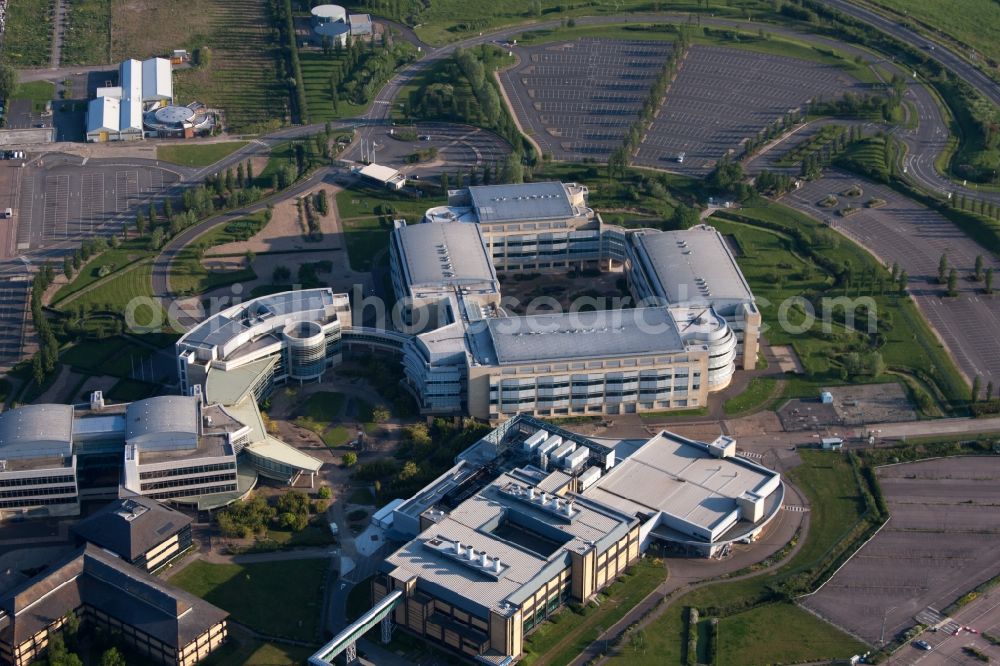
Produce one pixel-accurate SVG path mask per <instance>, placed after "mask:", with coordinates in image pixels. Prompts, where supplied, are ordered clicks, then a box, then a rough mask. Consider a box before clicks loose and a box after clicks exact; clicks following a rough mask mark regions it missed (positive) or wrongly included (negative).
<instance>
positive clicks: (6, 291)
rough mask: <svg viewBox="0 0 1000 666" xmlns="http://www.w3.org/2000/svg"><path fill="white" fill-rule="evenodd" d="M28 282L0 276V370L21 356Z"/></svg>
mask: <svg viewBox="0 0 1000 666" xmlns="http://www.w3.org/2000/svg"><path fill="white" fill-rule="evenodd" d="M30 284H31V283H30V282H29V281H28V280H27V278H21V277H18V278H6V277H5V278H0V371H6V370H9V369H10V368H11V367H12V366H13V365H14V364H15V363H17V361H18V360H20V358H21V345H22V344H23V335H24V322H25V314H26V311H27V307H28V291H29V289H28V288H29V286H30Z"/></svg>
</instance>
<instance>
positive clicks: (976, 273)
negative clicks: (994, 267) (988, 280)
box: [972, 254, 983, 282]
mask: <svg viewBox="0 0 1000 666" xmlns="http://www.w3.org/2000/svg"><path fill="white" fill-rule="evenodd" d="M972 277H974V278H975V280H976V282H979V281H981V280H982V279H983V255H981V254H977V255H976V267H975V269H973V273H972Z"/></svg>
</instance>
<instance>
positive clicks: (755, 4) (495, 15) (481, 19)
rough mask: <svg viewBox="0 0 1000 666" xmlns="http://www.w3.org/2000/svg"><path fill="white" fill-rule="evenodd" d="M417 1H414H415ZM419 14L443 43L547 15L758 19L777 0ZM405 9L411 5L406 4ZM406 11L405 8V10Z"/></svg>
mask: <svg viewBox="0 0 1000 666" xmlns="http://www.w3.org/2000/svg"><path fill="white" fill-rule="evenodd" d="M416 5H417V3H411V6H416ZM420 6H421V9H420V10H418V11H417V13H416V15H415V16H414V15H413V14H412V13H411V14H410V16H411V17H412V20H411V21H410V23H411V24H419V26H418V27H417V28H416V33H417V35H419V36H420V38H421V39H422V40H424V41H425V42H427V43H429V44H435V45H440V44H444V43H447V42H453V41H456V40H459V39H464V38H466V37H472V36H475V35H477V34H479V32H481V31H485V30H488V29H492V28H496V27H499V26H506V25H516V24H519V23H528V22H532V21H538V20H548V19H554V18H560V17H569V16H596V15H608V14H623V13H628V12H650V11H678V12H699V11H709V12H711V13H712V14H714V15H715V16H731V17H738V18H742V19H746V18H751V17H752V18H759V17H762V16H764V15H768V14H771V12H772V7H773V5H772V3H770V2H763V1H760V0H727V2H725V3H722V2H710V3H708V5H705V4H703V3H702V2H700V1H696V0H659V1H657V2H649V0H622V1H621V2H617V3H615V2H581V3H576V4H565V3H561V2H557V1H556V0H541V4H540V6H539V7H538V9H540V10H541V12H540V16H539V15H538V13H537V12H536V10H535V7H534V6H533V3H532V1H531V0H506V1H505V2H504V3H503V4H502V5H501V4H498V3H496V2H489V1H488V0H441V1H440V2H434V3H430V4H429V6H426V7H424V5H423V3H420ZM403 7H404V8H406V7H407V5H403ZM404 11H405V10H404Z"/></svg>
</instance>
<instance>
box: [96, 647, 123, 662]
mask: <svg viewBox="0 0 1000 666" xmlns="http://www.w3.org/2000/svg"><path fill="white" fill-rule="evenodd" d="M101 666H125V656H124V655H122V653H121V652H119V651H118V648H116V647H111V648H108V649H107V650H105V651H104V654H102V655H101Z"/></svg>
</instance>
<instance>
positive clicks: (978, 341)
mask: <svg viewBox="0 0 1000 666" xmlns="http://www.w3.org/2000/svg"><path fill="white" fill-rule="evenodd" d="M854 185H859V186H860V187H861V189H862V194H861V196H857V197H851V196H845V195H844V193H845V192H848V191H849V190H850V189H851V188H852V187H853V186H854ZM828 196H833V197H835V198H836V199H837V203H836V205H834V206H829V207H823V206H820V205H819V202H821V201H824V200H825V199H826V198H827V197H828ZM873 199H881V200H883V201H885V202H886V204H885V205H884V206H881V207H879V208H868V207H866V204H867V203H868V202H869V201H871V200H873ZM782 201H783V202H784V203H787V204H790V205H793V206H795V207H796V208H799V209H801V210H802V211H804V212H806V213H807V214H809V215H812V216H813V217H817V218H819V219H821V220H824V221H826V222H828V223H829V224H830V225H831V226H833V227H834V228H836V229H838V230H840V231H842V232H844V233H845V234H846V235H848V236H849V237H851V238H853V239H854V240H856V241H857V242H858V243H860V244H861V245H863V246H864V247H866V248H868V249H869V250H870V251H871V252H872V253H873V254H874V255H875V256H876V258H878V259H879V260H881V261H882V262H884V263H885V264H886V265H891V264H892V263H893V262H898V263H899V266H900V268H901V269H902V270H905V271H906V272H907V274H908V276H909V283H908V284H909V292H910V294H912V295H913V297H914V299H915V300H916V302H917V304H918V305H919V306H920V309H921V311H922V312H923V314H924V316H925V317H926V318H927V321H928V323H929V324H930V325H931V326H932V327H933V328H934V329H935V330H936V331H937V333H938V335H939V336H940V337H941V338H942V339H943V341H944V343H945V344H946V345H947V347H948V350H949V351H950V352H951V355H952V358H953V359H954V360H955V363H956V365H958V367H959V368H960V369H961V370H962V371H964V372H965V373H966V374H967V375H968V376H969V377H970V378H971V377H974V376H976V375H979V376H981V377H982V378H983V384H984V385H985V384H986V382H988V381H993V382H994V383H996V382H998V381H1000V346H998V345H997V344H996V332H997V331H998V330H1000V299H998V298H997V297H995V296H994V297H989V296H985V295H983V294H982V293H981V291H982V284H981V283H976V282H973V281H971V280H969V279H967V278H968V276H969V275H970V274H971V273H972V271H973V267H974V265H975V261H976V256H977V255H980V254H981V255H983V259H984V261H985V264H984V269H985V268H989V267H992V268H993V270H994V273H995V274H998V275H1000V261H997V260H995V259H992V258H991V257H990V255H989V253H987V252H986V251H985V250H983V248H982V247H981V246H979V245H978V244H977V243H976V242H975V241H973V240H972V239H971V238H969V237H968V236H967V235H965V234H964V233H963V232H962V231H961V230H960V229H959V228H958V227H956V226H955V225H954V224H953V223H952V222H951V221H950V220H948V219H947V218H945V217H943V216H941V215H940V214H938V213H937V212H935V211H933V210H930V209H928V208H925V207H923V206H921V205H920V204H918V203H915V202H914V201H912V200H910V199H907V198H905V197H903V196H901V195H899V194H897V193H896V192H895V191H894V190H892V189H890V188H888V187H885V186H883V185H879V184H876V183H873V182H871V181H867V180H864V179H861V178H858V177H857V176H854V175H851V174H847V173H844V172H842V171H837V170H836V169H827V170H826V171H825V172H824V176H823V178H822V179H820V180H818V181H814V182H811V183H807V184H806V185H805V186H803V187H802V188H801V189H799V190H796V191H795V192H793V193H792V194H789V195H787V196H786V197H784V199H783V200H782ZM847 207H851V208H857V209H859V210H858V212H856V213H855V214H852V215H850V216H849V217H844V216H843V215H842V213H841V211H842V210H843V209H845V208H847ZM942 254H946V255H947V257H948V263H949V265H950V266H954V267H955V268H956V270H957V272H958V275H959V280H958V289H957V291H958V295H957V296H955V297H948V296H946V295H945V287H944V286H943V285H940V284H938V283H937V271H938V262H939V260H940V258H941V255H942Z"/></svg>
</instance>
